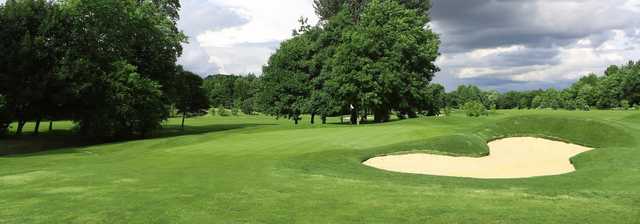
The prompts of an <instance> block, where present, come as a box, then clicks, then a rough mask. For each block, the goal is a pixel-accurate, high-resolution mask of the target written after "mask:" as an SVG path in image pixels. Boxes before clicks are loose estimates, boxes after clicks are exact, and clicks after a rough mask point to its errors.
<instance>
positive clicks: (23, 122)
mask: <svg viewBox="0 0 640 224" xmlns="http://www.w3.org/2000/svg"><path fill="white" fill-rule="evenodd" d="M26 123H27V122H26V121H24V120H23V119H20V120H19V121H18V128H17V129H16V135H17V136H21V135H22V129H23V128H24V125H25V124H26Z"/></svg>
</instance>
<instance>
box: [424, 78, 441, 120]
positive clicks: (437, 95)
mask: <svg viewBox="0 0 640 224" xmlns="http://www.w3.org/2000/svg"><path fill="white" fill-rule="evenodd" d="M445 100H446V93H445V89H444V86H442V85H440V84H429V87H427V88H426V89H425V90H424V98H423V101H422V102H421V105H420V110H421V111H424V112H425V114H426V115H427V116H437V115H440V110H442V109H443V108H445V106H446V102H445Z"/></svg>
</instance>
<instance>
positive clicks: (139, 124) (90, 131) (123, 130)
mask: <svg viewBox="0 0 640 224" xmlns="http://www.w3.org/2000/svg"><path fill="white" fill-rule="evenodd" d="M113 67H114V68H113V71H114V72H113V73H110V74H106V75H102V76H100V78H101V80H100V81H99V82H98V83H95V85H96V88H100V89H101V90H102V91H104V92H106V93H108V94H104V95H102V97H103V98H102V99H100V102H98V104H96V105H99V106H98V107H96V108H94V109H92V110H86V111H83V112H82V113H81V114H80V116H81V117H82V118H83V119H81V120H80V121H79V122H78V125H79V127H80V129H81V130H82V131H83V133H84V134H87V135H89V136H98V137H116V138H127V137H131V136H136V135H140V136H145V135H146V134H148V133H149V132H150V131H151V130H153V129H155V128H157V127H159V125H160V122H161V121H162V120H165V119H166V118H167V117H168V116H169V114H168V109H167V108H166V105H165V104H164V101H163V95H162V91H161V87H160V85H159V84H158V83H157V82H156V81H153V80H151V79H148V78H144V77H142V75H141V74H139V73H137V72H136V68H135V66H133V65H131V64H128V63H126V62H124V61H120V62H115V63H113Z"/></svg>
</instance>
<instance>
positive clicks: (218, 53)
mask: <svg viewBox="0 0 640 224" xmlns="http://www.w3.org/2000/svg"><path fill="white" fill-rule="evenodd" d="M182 4H183V10H182V13H181V16H182V19H181V23H180V24H179V27H180V28H181V29H183V30H185V31H186V32H187V33H188V34H189V35H190V36H192V37H193V38H191V40H192V43H191V45H194V44H195V45H197V46H199V47H200V48H201V49H197V48H196V47H194V46H187V47H185V51H184V54H185V56H183V57H182V58H181V59H180V62H183V63H188V64H185V67H186V68H187V69H202V70H203V71H201V74H202V72H204V73H206V74H212V73H226V74H232V73H233V74H247V73H255V74H261V73H262V66H263V65H265V64H266V62H267V60H268V58H269V56H270V55H271V54H272V53H273V52H274V51H275V50H276V48H277V47H278V46H279V43H280V42H282V41H283V40H286V39H288V38H290V37H291V32H292V30H293V29H295V28H296V27H297V26H298V23H297V19H298V18H300V17H301V16H304V17H307V18H310V22H311V23H316V22H317V20H318V19H317V18H316V16H315V14H314V11H313V5H312V1H311V0H281V1H278V2H277V3H276V2H273V1H262V0H208V1H205V0H188V1H183V3H182ZM207 17H208V18H207ZM205 55H206V56H207V57H202V56H205ZM198 64H209V65H210V66H198ZM204 68H206V69H208V70H209V71H208V72H206V71H204V70H205V69H204Z"/></svg>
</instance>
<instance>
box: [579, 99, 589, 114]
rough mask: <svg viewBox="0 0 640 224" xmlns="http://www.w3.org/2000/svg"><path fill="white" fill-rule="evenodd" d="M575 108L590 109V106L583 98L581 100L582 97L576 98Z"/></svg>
mask: <svg viewBox="0 0 640 224" xmlns="http://www.w3.org/2000/svg"><path fill="white" fill-rule="evenodd" d="M576 109H578V110H582V111H589V110H591V108H590V107H589V104H587V102H586V101H585V100H583V99H577V100H576Z"/></svg>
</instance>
